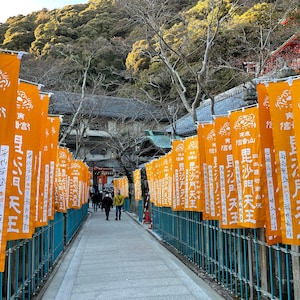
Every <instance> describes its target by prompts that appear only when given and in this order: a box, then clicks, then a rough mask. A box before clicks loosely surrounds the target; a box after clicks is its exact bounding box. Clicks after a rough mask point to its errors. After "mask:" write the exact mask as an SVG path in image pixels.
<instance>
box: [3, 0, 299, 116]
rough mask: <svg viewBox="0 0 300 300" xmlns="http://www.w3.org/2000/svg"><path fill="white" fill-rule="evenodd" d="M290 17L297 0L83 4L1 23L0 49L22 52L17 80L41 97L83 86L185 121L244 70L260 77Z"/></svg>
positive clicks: (101, 0)
mask: <svg viewBox="0 0 300 300" xmlns="http://www.w3.org/2000/svg"><path fill="white" fill-rule="evenodd" d="M299 15H300V11H299V3H298V0H287V1H276V0H275V1H271V0H269V1H265V2H263V1H259V0H257V1H255V0H248V1H247V0H242V1H239V0H223V1H221V0H217V1H210V0H203V1H195V0H182V1H180V0H177V1H176V0H170V1H159V0H141V1H137V0H90V1H89V3H88V4H81V5H72V6H66V7H64V8H62V9H55V10H50V11H48V10H46V9H44V10H41V11H37V12H33V13H31V14H29V15H26V16H23V15H18V16H15V17H11V18H9V19H8V20H7V22H6V23H3V24H0V44H1V46H0V48H1V49H8V50H15V51H20V50H22V51H26V52H27V55H25V56H24V57H23V59H22V64H21V65H22V70H21V76H22V79H25V80H29V81H33V82H37V83H41V84H43V85H44V89H45V90H48V91H51V90H65V91H72V92H81V90H82V87H83V85H84V89H85V92H86V93H95V94H105V95H114V96H122V97H137V98H139V99H141V100H143V101H151V102H152V103H157V104H158V105H161V106H162V105H164V104H165V103H167V104H169V103H172V104H174V103H175V104H176V105H177V106H179V107H180V111H182V113H185V112H186V111H188V112H190V113H191V114H192V113H193V109H194V107H195V106H197V105H199V103H200V102H201V100H203V99H204V98H212V99H213V96H214V95H216V94H218V93H220V92H222V91H224V90H227V89H229V88H231V87H234V86H236V85H238V84H240V83H241V82H244V81H247V80H249V76H250V77H255V76H258V75H259V74H248V73H246V72H245V70H244V68H243V66H244V62H246V61H254V62H257V63H258V64H259V68H260V69H261V70H262V69H263V68H264V63H265V61H266V59H267V58H268V56H269V55H270V53H271V51H273V50H275V49H276V48H277V47H278V46H279V45H281V44H282V43H283V42H285V41H286V40H287V39H288V38H289V37H290V36H291V35H293V34H295V33H296V30H297V28H299V27H300V26H299V25H300V21H299V19H300V18H299ZM83 78H85V79H86V81H83ZM250 79H251V78H250Z"/></svg>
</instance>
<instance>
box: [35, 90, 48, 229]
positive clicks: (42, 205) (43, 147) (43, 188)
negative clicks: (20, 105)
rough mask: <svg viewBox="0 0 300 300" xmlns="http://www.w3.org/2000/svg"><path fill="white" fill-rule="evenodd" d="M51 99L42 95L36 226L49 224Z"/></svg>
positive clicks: (46, 95)
mask: <svg viewBox="0 0 300 300" xmlns="http://www.w3.org/2000/svg"><path fill="white" fill-rule="evenodd" d="M49 100H50V97H49V95H48V94H40V118H39V123H40V129H39V130H40V145H39V151H38V157H37V158H38V159H37V168H38V169H37V177H36V181H37V183H38V185H37V192H36V203H35V206H36V212H35V213H36V218H35V219H36V221H35V226H36V227H40V226H46V225H47V224H48V201H49V176H50V169H49V167H50V166H49V155H48V151H47V149H48V145H47V144H46V142H48V140H47V137H46V130H47V117H48V107H49Z"/></svg>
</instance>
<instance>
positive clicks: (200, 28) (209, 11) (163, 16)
mask: <svg viewBox="0 0 300 300" xmlns="http://www.w3.org/2000/svg"><path fill="white" fill-rule="evenodd" d="M171 2H172V1H167V0H166V1H159V0H156V1H153V0H142V1H138V0H126V1H122V4H123V5H124V7H125V9H126V10H127V11H128V14H130V16H131V19H132V20H133V21H134V22H136V23H137V24H140V26H141V28H143V29H144V33H143V37H142V39H144V40H145V41H146V42H145V43H144V44H143V45H142V44H140V45H139V49H138V51H140V53H141V55H142V56H146V57H149V58H150V62H148V64H149V65H151V64H154V63H156V62H157V63H163V64H164V66H165V67H166V68H167V70H168V72H169V76H170V79H171V85H172V87H173V88H174V89H175V91H176V93H177V95H178V97H179V98H180V101H181V103H182V104H183V106H184V107H185V109H186V111H187V112H188V113H189V114H190V115H191V116H192V118H193V120H194V122H196V121H197V116H196V108H197V107H198V106H199V104H200V103H201V101H202V100H203V99H210V100H211V102H212V105H211V113H212V114H214V95H215V94H216V92H218V91H219V90H220V89H219V85H220V82H222V84H224V85H225V84H226V80H227V85H228V86H229V88H230V87H233V86H234V83H237V82H238V81H240V83H241V82H243V81H248V80H249V79H251V78H253V76H255V74H254V75H253V74H245V71H244V69H243V64H242V62H243V60H244V61H245V60H246V61H247V58H246V57H245V54H246V55H248V58H249V56H252V57H254V56H255V60H256V61H257V62H258V64H259V69H260V70H261V69H263V67H264V65H265V63H266V61H267V59H268V55H269V54H270V53H271V50H272V49H271V41H272V39H274V33H275V32H276V30H278V26H280V24H279V19H281V18H286V17H287V16H288V15H289V13H290V12H291V11H293V10H294V9H295V8H296V7H297V1H295V0H289V1H288V2H289V3H288V4H287V3H285V7H284V9H283V8H282V1H278V0H275V1H272V3H269V4H267V3H258V2H257V1H251V0H235V1H224V0H206V1H199V2H198V4H197V5H195V6H194V7H192V8H186V10H184V9H182V10H181V12H180V13H178V12H176V11H175V12H174V11H173V10H172V7H171V6H172V5H171ZM255 4H256V6H255ZM251 7H252V8H251ZM250 8H251V9H250ZM248 9H249V11H247V10H248ZM258 20H259V22H258ZM236 22H240V23H239V24H237V23H236ZM249 28H250V30H249ZM230 30H232V35H231V38H232V40H230V41H228V40H227V39H228V38H229V37H230V35H228V33H229V32H230ZM224 33H226V35H224ZM237 35H238V36H237ZM222 38H223V40H222ZM226 38H227V39H226ZM230 43H231V44H233V45H230ZM222 47H223V49H222ZM231 47H232V48H231ZM235 47H236V48H237V49H238V48H240V49H241V52H240V53H238V51H235V53H233V52H234V50H232V49H234V48H235ZM243 48H246V51H244V50H245V49H243ZM223 52H224V54H223ZM226 53H227V54H228V55H227V56H226ZM237 57H238V59H237ZM129 58H130V57H129ZM238 61H239V62H240V63H239V64H237V62H238ZM139 62H140V61H139ZM159 70H161V69H159ZM222 70H231V72H232V73H231V75H230V76H229V77H228V74H230V72H228V71H227V74H226V76H224V73H222ZM257 75H258V74H256V76H257ZM221 76H223V77H224V78H222V80H223V81H220V80H221V78H220V77H221ZM227 77H228V78H227ZM237 77H239V78H237ZM216 79H218V80H219V82H217V80H216ZM149 85H151V86H155V85H153V78H152V79H151V78H150V80H149ZM214 90H215V92H214ZM148 95H149V93H148ZM151 96H152V95H151ZM152 97H153V96H152ZM153 98H154V97H153Z"/></svg>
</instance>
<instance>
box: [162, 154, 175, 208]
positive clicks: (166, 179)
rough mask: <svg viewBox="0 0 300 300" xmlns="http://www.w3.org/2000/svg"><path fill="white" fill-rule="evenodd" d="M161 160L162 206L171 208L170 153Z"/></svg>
mask: <svg viewBox="0 0 300 300" xmlns="http://www.w3.org/2000/svg"><path fill="white" fill-rule="evenodd" d="M161 159H162V168H161V171H162V178H161V180H162V181H161V183H162V191H161V192H162V194H161V196H162V203H161V204H162V206H164V207H171V198H172V156H171V152H169V153H167V154H165V155H164V156H162V157H161Z"/></svg>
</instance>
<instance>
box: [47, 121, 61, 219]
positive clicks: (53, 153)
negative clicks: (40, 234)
mask: <svg viewBox="0 0 300 300" xmlns="http://www.w3.org/2000/svg"><path fill="white" fill-rule="evenodd" d="M59 128H60V118H59V117H48V118H47V130H46V139H47V140H49V142H46V144H47V145H49V148H48V149H47V152H48V156H49V201H48V218H49V220H54V212H55V209H54V207H55V206H54V201H55V199H54V195H55V187H54V182H55V170H56V162H57V150H58V148H57V147H58V137H59Z"/></svg>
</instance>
